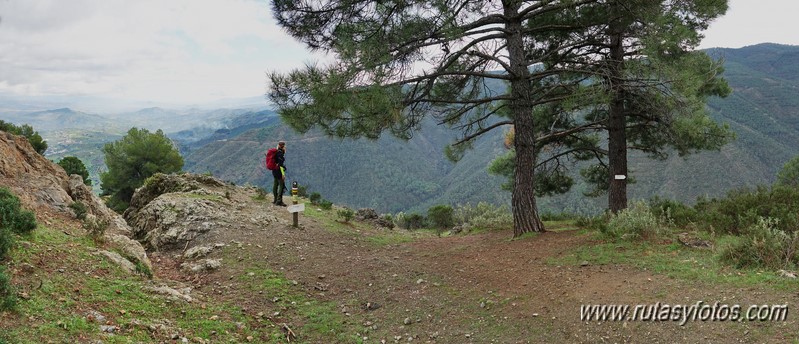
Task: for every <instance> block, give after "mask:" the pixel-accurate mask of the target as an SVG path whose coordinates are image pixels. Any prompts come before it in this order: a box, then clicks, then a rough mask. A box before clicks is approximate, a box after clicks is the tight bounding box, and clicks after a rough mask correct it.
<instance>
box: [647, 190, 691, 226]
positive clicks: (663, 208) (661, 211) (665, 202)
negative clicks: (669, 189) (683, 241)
mask: <svg viewBox="0 0 799 344" xmlns="http://www.w3.org/2000/svg"><path fill="white" fill-rule="evenodd" d="M649 209H650V210H651V211H652V213H653V214H655V216H656V217H657V218H658V219H661V220H663V221H665V222H666V223H669V224H671V225H674V226H677V227H685V226H687V225H689V224H691V223H694V222H696V221H697V218H698V217H699V213H698V212H697V211H696V209H694V208H693V207H690V206H687V205H685V204H683V203H681V202H678V201H674V200H670V199H665V198H660V197H657V196H655V197H654V198H652V199H650V200H649Z"/></svg>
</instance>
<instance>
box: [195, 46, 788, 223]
mask: <svg viewBox="0 0 799 344" xmlns="http://www.w3.org/2000/svg"><path fill="white" fill-rule="evenodd" d="M709 53H710V54H711V55H712V56H715V57H720V58H723V59H724V60H725V68H726V71H725V75H724V76H725V77H726V78H727V80H728V81H729V83H730V86H731V87H732V88H733V93H732V95H731V96H729V97H728V98H726V99H712V100H711V101H710V103H709V107H710V108H711V109H712V112H713V116H714V117H715V118H716V119H718V120H719V121H721V122H724V123H729V125H730V126H731V127H732V129H733V130H734V131H735V132H736V133H737V140H736V141H735V142H733V143H731V144H729V145H727V146H726V147H724V148H723V149H722V150H721V151H720V152H715V151H712V152H703V153H700V154H696V155H691V156H687V157H685V158H683V157H678V156H677V155H676V154H673V155H672V156H671V157H670V158H669V159H667V160H665V161H653V160H649V159H647V158H646V157H644V156H641V155H636V156H633V157H632V158H631V161H630V162H631V163H630V167H631V169H632V172H631V175H632V176H633V177H634V178H635V180H636V181H637V182H636V183H635V184H632V185H631V186H630V192H631V196H632V198H649V197H652V196H655V195H659V196H662V197H667V198H674V199H678V200H681V201H686V202H693V201H694V200H695V199H696V197H698V196H708V197H715V196H719V195H723V194H725V193H726V192H727V191H728V190H730V189H733V188H738V187H743V186H754V185H757V184H765V183H770V182H771V181H773V180H774V177H775V175H776V172H777V170H778V169H779V168H780V167H781V166H782V165H783V164H784V163H785V162H786V161H787V160H788V159H790V158H791V157H793V156H794V155H797V154H799V116H797V115H799V89H797V86H798V85H799V67H797V66H799V64H798V62H799V47H795V46H784V45H776V44H761V45H756V46H750V47H745V48H741V49H712V50H710V51H709ZM241 118H242V119H241V120H239V122H237V123H238V124H239V126H238V127H236V128H232V129H230V130H224V131H221V132H218V133H217V135H215V136H214V137H212V138H211V139H206V140H203V141H200V142H199V143H197V144H194V145H191V146H190V147H189V149H186V150H185V152H186V153H187V157H186V163H187V168H188V169H189V170H191V171H193V172H199V173H202V172H211V173H214V174H215V175H218V176H220V177H221V178H223V179H229V180H232V181H235V182H238V183H252V184H255V185H262V186H271V180H270V178H267V174H266V171H265V170H264V169H263V168H262V167H261V165H262V164H263V152H264V151H265V150H266V149H267V148H268V147H269V146H271V145H272V144H274V143H275V142H276V141H277V140H278V139H285V140H287V141H288V142H289V149H288V154H287V160H288V166H289V176H290V179H291V180H295V179H296V180H298V181H300V182H301V183H303V184H307V185H309V187H310V189H311V190H312V191H317V192H320V193H322V195H323V196H324V197H326V198H329V199H331V200H333V201H335V202H338V203H344V204H349V205H351V206H353V207H364V206H368V207H375V208H378V209H380V210H382V211H392V212H394V211H399V210H407V209H413V210H418V211H423V210H425V209H426V207H428V206H430V205H432V204H437V203H450V204H456V203H465V202H472V203H474V202H477V201H480V200H485V201H489V202H492V203H509V199H510V193H508V192H505V191H502V190H500V184H501V183H502V182H503V179H502V178H499V177H496V176H490V175H488V172H487V170H486V168H487V166H488V164H489V163H490V162H491V160H493V159H494V158H495V157H496V156H498V155H499V154H501V153H502V152H503V151H504V148H503V147H502V142H501V140H502V138H501V136H500V135H499V134H500V133H497V134H495V135H493V136H492V137H486V138H484V139H482V140H481V141H479V143H478V144H476V145H475V149H474V150H473V151H471V152H469V153H467V154H466V156H465V158H464V159H463V160H462V161H460V162H459V163H457V164H451V163H449V162H447V161H446V159H445V157H444V155H443V153H442V151H443V147H444V145H445V144H446V143H447V142H449V139H450V138H451V137H452V133H451V132H449V131H448V130H447V129H446V128H443V127H440V126H436V125H435V124H434V123H425V125H424V126H423V127H424V128H423V130H422V131H421V132H419V133H417V135H416V136H415V137H414V138H413V139H411V140H410V141H409V142H407V143H406V142H404V141H402V140H397V139H394V138H391V137H387V135H384V136H383V137H382V138H381V139H380V140H378V141H375V142H371V141H368V140H357V141H347V140H344V141H342V140H336V139H330V138H326V137H324V136H323V135H321V134H319V133H309V134H307V135H297V134H294V133H292V132H291V131H290V130H289V129H288V128H286V127H285V126H283V125H282V124H280V123H279V120H278V118H277V117H276V115H274V114H272V113H269V112H261V113H257V114H255V113H250V114H246V115H244V117H241ZM585 190H586V187H585V186H584V185H582V184H580V183H578V184H577V185H575V188H574V189H573V190H572V192H570V193H569V194H567V195H563V196H558V197H552V198H544V199H542V200H541V204H540V206H541V207H542V208H543V210H544V211H551V212H559V211H564V210H565V211H571V212H582V213H586V212H597V211H599V210H600V209H602V208H603V207H604V203H605V202H604V199H603V198H602V197H600V198H586V197H585V196H584V195H583V194H582V192H583V191H585Z"/></svg>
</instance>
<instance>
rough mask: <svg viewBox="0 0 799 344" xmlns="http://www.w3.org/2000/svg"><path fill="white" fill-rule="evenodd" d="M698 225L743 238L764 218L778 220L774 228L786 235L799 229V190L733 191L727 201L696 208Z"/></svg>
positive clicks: (762, 188) (779, 187) (777, 187)
mask: <svg viewBox="0 0 799 344" xmlns="http://www.w3.org/2000/svg"><path fill="white" fill-rule="evenodd" d="M694 208H696V210H697V211H698V216H697V221H698V223H699V224H701V225H702V226H704V227H706V228H712V229H713V230H714V231H719V232H724V233H730V234H736V235H739V234H743V232H744V231H745V230H746V229H747V228H749V227H752V226H754V225H755V224H757V223H758V221H759V219H760V218H772V219H776V220H778V221H777V222H776V223H775V224H774V226H775V227H776V228H777V229H779V230H781V231H786V232H792V231H794V230H796V229H797V228H799V188H797V187H790V186H782V185H775V186H773V187H765V186H759V187H757V188H756V189H754V190H749V189H739V190H733V191H730V192H729V193H728V194H727V196H726V197H725V198H722V199H718V200H717V199H713V200H709V201H708V200H702V199H700V200H699V201H698V202H697V204H696V206H695V207H694Z"/></svg>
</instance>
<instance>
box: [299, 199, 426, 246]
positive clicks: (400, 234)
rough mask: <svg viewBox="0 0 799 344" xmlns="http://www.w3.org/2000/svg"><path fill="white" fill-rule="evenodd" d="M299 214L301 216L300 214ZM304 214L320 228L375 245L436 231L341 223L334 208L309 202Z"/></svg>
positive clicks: (352, 222)
mask: <svg viewBox="0 0 799 344" xmlns="http://www.w3.org/2000/svg"><path fill="white" fill-rule="evenodd" d="M300 216H301V217H302V215H300ZM305 216H307V217H310V218H312V219H314V220H316V221H318V222H319V224H320V225H321V226H322V228H324V229H325V230H327V231H329V232H332V233H338V234H344V235H348V236H355V237H361V238H363V240H364V241H366V242H367V243H369V244H372V245H375V246H387V245H399V244H403V243H406V242H411V241H414V240H416V239H418V238H423V237H433V236H436V231H435V230H431V229H420V230H414V231H406V230H400V229H394V230H383V229H375V228H373V227H372V225H370V224H368V223H363V222H358V221H350V222H348V223H342V222H340V221H336V220H335V218H336V210H333V209H331V210H324V209H321V208H317V207H316V206H314V205H312V204H311V203H306V205H305ZM300 222H302V218H300Z"/></svg>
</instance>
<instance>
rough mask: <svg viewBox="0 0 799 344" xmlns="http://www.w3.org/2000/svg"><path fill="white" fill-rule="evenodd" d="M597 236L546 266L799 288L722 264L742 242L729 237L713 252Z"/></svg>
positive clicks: (718, 242)
mask: <svg viewBox="0 0 799 344" xmlns="http://www.w3.org/2000/svg"><path fill="white" fill-rule="evenodd" d="M594 235H595V236H596V239H597V242H596V243H593V244H591V245H590V246H582V247H579V248H577V249H575V250H574V251H572V252H570V253H566V254H564V255H562V256H560V257H552V258H549V259H548V260H547V263H548V264H550V265H579V264H581V263H582V262H588V263H590V264H593V265H606V264H625V265H630V266H635V267H639V268H642V269H645V270H649V271H652V272H655V273H660V274H664V275H667V276H670V277H674V278H679V279H684V280H690V281H699V282H705V283H712V284H726V285H730V286H735V287H752V286H762V285H763V284H768V285H770V286H772V287H774V288H776V289H780V290H795V289H796V288H797V287H798V286H799V281H795V280H789V279H786V278H783V277H780V276H779V275H778V274H777V273H774V272H771V271H762V270H755V269H742V270H741V269H735V268H732V267H730V266H727V265H724V264H723V263H721V262H720V261H719V257H718V256H719V254H720V251H721V248H722V247H725V246H726V245H728V244H730V243H732V242H736V241H738V240H740V238H738V237H734V236H730V235H723V236H718V237H716V238H715V246H714V248H713V249H712V250H701V249H694V248H687V247H685V246H683V245H682V244H680V243H678V242H675V241H671V240H663V241H661V242H650V241H636V242H630V241H611V240H607V239H605V237H603V236H601V235H599V234H594Z"/></svg>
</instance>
